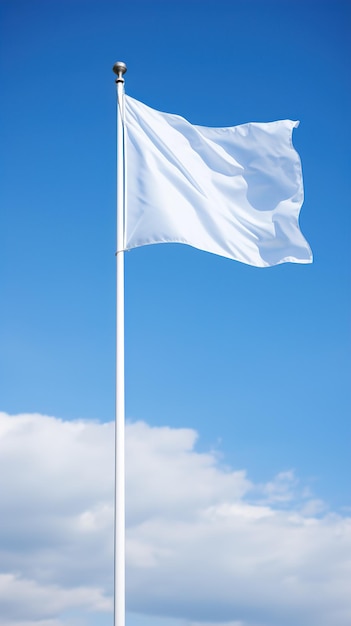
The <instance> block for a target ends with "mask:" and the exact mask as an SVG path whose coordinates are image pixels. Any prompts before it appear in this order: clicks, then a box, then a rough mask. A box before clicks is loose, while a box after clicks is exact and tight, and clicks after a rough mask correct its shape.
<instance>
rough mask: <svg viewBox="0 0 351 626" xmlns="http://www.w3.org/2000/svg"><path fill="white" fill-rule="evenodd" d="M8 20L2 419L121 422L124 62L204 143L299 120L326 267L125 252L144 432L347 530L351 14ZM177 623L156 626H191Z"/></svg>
mask: <svg viewBox="0 0 351 626" xmlns="http://www.w3.org/2000/svg"><path fill="white" fill-rule="evenodd" d="M0 6H1V23H2V27H1V28H2V33H1V40H2V42H1V90H2V98H1V119H2V121H1V126H2V131H1V134H2V140H1V158H2V166H1V170H2V174H1V178H2V182H1V192H0V193H1V197H0V200H1V217H0V219H1V266H0V272H1V279H0V280H1V283H0V284H1V287H0V288H1V308H0V341H1V380H0V385H1V388H0V410H1V411H4V412H5V413H8V414H11V415H12V414H19V413H28V414H30V413H39V414H42V415H51V416H54V417H56V418H61V419H62V420H65V421H67V420H68V421H70V420H76V419H78V418H79V419H84V420H97V421H102V422H109V421H111V420H113V418H114V358H115V357H114V333H115V331H114V325H115V321H114V317H115V292H114V289H115V285H114V280H115V278H114V277H115V258H114V252H115V166H116V163H115V109H116V105H115V85H114V75H113V74H112V71H111V69H112V65H113V63H114V62H115V61H116V60H123V61H125V62H126V63H127V65H128V72H127V74H126V76H125V78H126V91H127V93H128V94H130V95H131V96H133V97H135V98H137V99H139V100H141V101H143V102H145V103H146V104H148V105H150V106H152V107H154V108H156V109H159V110H161V111H167V112H172V113H177V114H179V115H182V116H184V117H186V118H187V119H188V120H189V121H190V122H192V123H194V124H199V125H204V126H232V125H236V124H241V123H245V122H250V121H273V120H276V119H285V118H290V119H293V120H295V119H299V120H300V122H301V124H300V126H299V128H298V129H296V130H295V131H294V145H295V147H296V149H297V150H298V152H299V154H300V156H301V160H302V166H303V174H304V184H305V202H304V205H303V207H302V211H301V216H300V225H301V229H302V232H303V233H304V235H305V237H306V238H307V240H308V241H309V243H310V245H311V247H312V250H313V253H314V263H313V264H312V265H310V266H303V265H293V264H285V265H281V266H278V267H275V268H269V269H263V270H262V269H257V268H253V267H248V266H245V265H242V264H240V263H237V262H234V261H229V260H227V259H224V258H220V257H216V256H214V255H210V254H207V253H204V252H200V251H197V250H194V249H191V248H188V247H186V246H180V245H167V246H166V245H158V246H148V247H145V248H142V249H137V250H134V251H132V252H130V253H128V254H127V256H126V351H127V353H126V375H127V381H126V391H127V416H128V419H130V420H132V421H135V420H142V421H144V422H146V423H147V424H148V425H149V426H150V427H157V426H169V427H171V428H172V429H178V428H191V429H194V430H196V431H197V432H198V433H199V440H198V444H197V450H198V452H199V453H202V452H205V451H208V450H212V449H216V450H217V451H218V454H220V455H221V458H222V460H223V462H224V463H225V465H226V466H228V467H231V468H234V469H235V470H241V469H245V470H246V471H247V475H248V477H249V479H250V480H251V481H253V482H254V483H255V484H264V483H268V482H269V481H270V480H271V479H272V477H273V476H275V475H277V474H278V473H279V472H289V471H292V470H293V471H294V472H295V474H296V476H297V477H298V480H299V481H300V483H301V484H302V485H303V486H304V488H305V489H308V490H312V491H313V493H314V494H315V496H316V498H318V499H321V500H323V501H324V502H325V503H326V505H327V507H329V509H330V510H331V511H333V512H335V513H338V514H340V515H344V514H346V513H345V511H346V510H347V509H346V508H345V507H348V506H350V497H349V496H350V490H349V489H350V487H349V476H350V469H351V467H350V370H351V368H350V260H349V247H350V197H351V189H350V156H351V154H350V152H351V151H350V145H351V132H350V125H349V122H348V119H349V114H350V105H351V98H350V96H351V89H350V73H349V59H350V58H351V43H350V18H351V4H350V2H348V1H341V0H333V1H332V0H329V1H321V2H315V1H312V0H303V1H302V0H301V1H300V0H295V1H292V0H281V1H278V0H267V1H266V0H261V1H260V0H247V1H245V2H244V1H243V0H242V1H238V0H232V1H229V0H227V1H225V0H217V1H216V2H215V1H214V0H202V1H201V2H198V1H195V0H187V1H184V0H178V1H177V2H175V1H168V2H167V1H164V2H162V1H158V0H145V1H142V0H139V1H138V0H126V1H125V2H123V1H120V2H112V1H109V0H99V1H98V0H86V1H84V0H69V1H68V0H62V1H58V0H50V1H44V0H41V1H39V0H32V1H31V2H26V1H18V0H13V1H11V2H10V1H9V0H7V1H6V0H5V1H4V0H2V1H1V3H0ZM135 610H139V609H138V608H135ZM152 611H153V609H152V607H151V608H150V607H149V608H148V609H147V610H146V608H145V607H142V608H140V614H143V612H145V613H147V612H149V613H150V612H151V613H152ZM167 611H168V613H167ZM159 614H161V611H159ZM164 614H165V615H166V617H165V618H164V621H163V622H162V620H161V621H160V626H168V624H169V626H171V622H169V621H167V620H168V619H171V618H172V619H173V618H174V619H175V618H177V617H178V616H177V611H176V610H173V612H172V610H171V609H170V608H169V609H167V610H166V609H165V611H164ZM184 615H185V613H184ZM184 615H183V614H182V615H181V617H182V618H183V617H184ZM194 615H195V613H194ZM234 618H235V619H237V620H238V619H239V618H238V617H237V616H236V617H235V616H234V617H231V616H230V615H229V614H228V616H227V617H226V620H227V623H229V622H230V623H233V624H234V621H235V620H234ZM67 619H68V618H67ZM72 619H73V618H72ZM75 619H77V621H76V622H73V621H72V624H73V623H77V624H78V623H80V622H79V621H78V619H79V616H78V617H77V618H75ZM97 619H98V618H97ZM139 619H141V618H140V617H139V618H135V621H134V622H133V621H132V618H130V626H139V621H137V620H139ZM184 619H188V620H190V621H188V622H184V624H186V625H187V624H198V623H199V624H200V622H201V624H202V623H205V622H202V621H201V620H202V619H204V618H203V617H201V616H200V617H199V615H197V614H196V615H195V617H194V616H192V615H191V611H190V612H189V615H188V616H186V615H185V617H184ZM221 619H222V620H223V619H224V618H223V617H220V615H219V614H218V617H216V615H214V614H213V615H212V617H211V620H212V623H213V624H217V623H218V622H219V621H220V620H221ZM247 619H249V618H247ZM252 619H253V618H252ZM191 620H192V621H191ZM228 620H229V621H228ZM230 620H231V621H230ZM9 623H10V622H9ZM13 623H15V622H13ZM21 623H22V622H21ZM25 623H26V622H23V624H25ZM36 623H37V622H35V624H36ZM38 623H39V622H38ZM62 623H66V622H62ZM67 623H68V622H67ZM69 623H71V622H69ZM86 623H88V622H86ZM91 623H92V624H94V626H95V624H96V625H99V624H105V622H104V621H94V622H91ZM106 623H108V622H106ZM154 623H155V624H156V622H154ZM242 623H243V624H245V626H246V623H247V624H250V625H251V623H252V624H255V626H256V623H257V624H258V623H259V622H258V621H257V622H249V621H248V622H244V621H243V622H242ZM288 623H289V624H290V622H288V620H287V619H286V620H285V618H284V617H282V618H281V621H280V623H279V626H286V625H287V624H288ZM296 623H297V622H296ZM301 623H302V622H301ZM310 623H312V622H310ZM345 623H346V622H345ZM11 624H12V622H11ZM55 624H56V622H55ZM60 624H61V622H60ZM177 624H178V622H177ZM144 625H145V626H147V622H146V621H145V620H144V621H142V622H140V626H144ZM182 625H183V622H182ZM340 625H341V626H343V623H342V622H341V621H340ZM157 626H158V624H157ZM172 626H173V623H172ZM260 626H261V623H260ZM264 626H266V623H265V622H264ZM270 626H271V625H270ZM326 626H329V624H328V622H326ZM330 626H331V623H330Z"/></svg>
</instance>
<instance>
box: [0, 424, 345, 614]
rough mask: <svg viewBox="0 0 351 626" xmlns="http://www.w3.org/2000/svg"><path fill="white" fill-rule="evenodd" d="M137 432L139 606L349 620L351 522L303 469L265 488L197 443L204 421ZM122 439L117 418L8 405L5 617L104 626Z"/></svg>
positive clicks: (3, 471)
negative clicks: (314, 490)
mask: <svg viewBox="0 0 351 626" xmlns="http://www.w3.org/2000/svg"><path fill="white" fill-rule="evenodd" d="M126 434H127V442H126V447H127V459H128V467H127V498H128V515H127V519H128V532H127V591H128V607H129V609H130V610H131V611H133V612H135V614H138V613H139V614H140V615H144V618H145V620H147V619H148V616H149V617H150V619H151V618H152V616H159V619H158V621H157V623H160V626H162V616H164V620H165V622H164V623H165V624H166V623H167V624H168V623H170V620H174V623H178V624H179V626H200V625H202V626H296V625H297V624H298V625H299V626H317V625H318V626H346V625H347V624H349V623H351V601H350V598H349V584H350V580H351V557H350V554H351V551H350V547H351V525H350V519H348V518H346V517H341V516H337V515H335V514H332V513H329V514H324V515H323V516H322V515H321V511H322V510H323V506H324V505H323V503H321V502H320V501H319V500H317V499H316V498H314V497H313V496H312V495H309V496H308V497H307V492H306V491H304V488H303V486H302V487H300V486H299V483H298V481H297V479H296V477H295V475H294V473H293V472H283V473H281V474H279V475H278V476H277V477H275V478H273V479H272V480H271V481H270V482H269V483H267V484H266V485H254V484H252V483H251V482H250V481H249V480H248V478H247V476H246V474H245V472H244V471H233V470H231V469H229V468H224V467H222V465H221V464H220V462H219V460H218V458H217V456H216V455H215V454H214V453H207V454H205V453H198V452H196V449H195V445H196V438H197V435H196V433H195V432H194V431H193V430H190V429H178V430H176V429H171V428H166V427H165V428H152V427H150V426H148V425H147V424H144V423H135V424H129V425H127V429H126ZM113 446H114V435H113V424H100V423H93V422H84V421H81V422H67V421H62V420H58V419H55V418H52V417H46V416H42V415H20V416H13V417H10V416H8V415H6V414H0V493H1V498H0V519H1V524H0V606H1V610H0V614H1V616H2V617H1V619H2V620H3V621H1V619H0V626H5V624H6V626H63V625H64V624H78V623H79V624H80V623H82V622H83V623H84V619H85V618H84V616H86V623H88V622H89V624H91V625H95V624H96V626H97V625H98V624H100V623H102V622H101V619H103V615H104V614H106V615H107V614H108V613H107V612H108V611H109V610H110V609H111V606H112V601H111V592H112V558H113V546H112V536H113V530H112V521H113V506H112V496H113V474H114V459H113V454H114V452H113ZM299 490H300V491H299ZM19 597H21V603H20V605H19V603H18V598H19ZM72 610H73V611H74V612H75V617H74V620H73V618H72V621H71V622H70V621H69V620H68V621H67V615H68V614H69V612H70V611H72ZM67 612H68V613H67ZM94 616H95V618H94ZM99 616H100V617H99ZM94 619H96V621H94ZM80 620H81V621H80ZM104 623H105V622H104ZM132 623H133V622H132V620H131V624H132Z"/></svg>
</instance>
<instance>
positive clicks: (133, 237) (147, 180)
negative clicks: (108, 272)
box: [125, 96, 312, 267]
mask: <svg viewBox="0 0 351 626" xmlns="http://www.w3.org/2000/svg"><path fill="white" fill-rule="evenodd" d="M296 126H298V122H293V121H290V120H281V121H278V122H269V123H250V124H243V125H241V126H233V127H230V128H207V127H204V126H193V125H192V124H190V123H189V122H187V121H186V120H185V119H184V118H182V117H179V116H178V115H172V114H169V113H161V112H159V111H155V110H154V109H151V108H150V107H148V106H146V105H145V104H142V103H141V102H138V101H137V100H134V99H133V98H130V97H129V96H125V132H126V165H127V190H126V227H125V248H126V249H127V250H128V249H131V248H135V247H138V246H143V245H147V244H152V243H167V242H178V243H185V244H188V245H190V246H194V247H195V248H199V249H201V250H206V251H207V252H212V253H214V254H219V255H221V256H224V257H228V258H230V259H235V260H237V261H241V262H243V263H247V264H249V265H255V266H257V267H267V266H271V265H277V264H279V263H284V262H288V261H290V262H293V263H311V262H312V253H311V250H310V247H309V245H308V243H307V241H306V240H305V239H304V237H303V235H302V233H301V231H300V229H299V224H298V218H299V212H300V208H301V205H302V202H303V183H302V172H301V163H300V158H299V155H298V154H297V152H296V151H295V149H294V148H293V145H292V130H293V128H295V127H296Z"/></svg>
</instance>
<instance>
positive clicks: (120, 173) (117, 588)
mask: <svg viewBox="0 0 351 626" xmlns="http://www.w3.org/2000/svg"><path fill="white" fill-rule="evenodd" d="M113 71H114V72H115V74H117V79H116V85H117V252H116V416H115V417H116V424H115V516H114V517H115V526H114V626H125V460H124V437H125V435H124V425H125V399H124V393H125V388H124V141H123V132H124V131H123V109H124V78H123V74H124V73H125V72H126V71H127V66H126V65H125V63H122V62H121V61H118V62H117V63H115V64H114V66H113Z"/></svg>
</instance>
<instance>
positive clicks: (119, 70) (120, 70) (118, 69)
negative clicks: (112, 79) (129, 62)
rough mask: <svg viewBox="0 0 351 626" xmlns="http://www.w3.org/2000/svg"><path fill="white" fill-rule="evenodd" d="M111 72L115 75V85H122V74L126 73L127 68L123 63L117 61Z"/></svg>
mask: <svg viewBox="0 0 351 626" xmlns="http://www.w3.org/2000/svg"><path fill="white" fill-rule="evenodd" d="M112 70H113V71H114V73H115V74H117V78H116V83H124V78H123V74H125V73H126V71H127V66H126V64H125V63H123V61H117V62H116V63H115V64H114V66H113V68H112Z"/></svg>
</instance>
